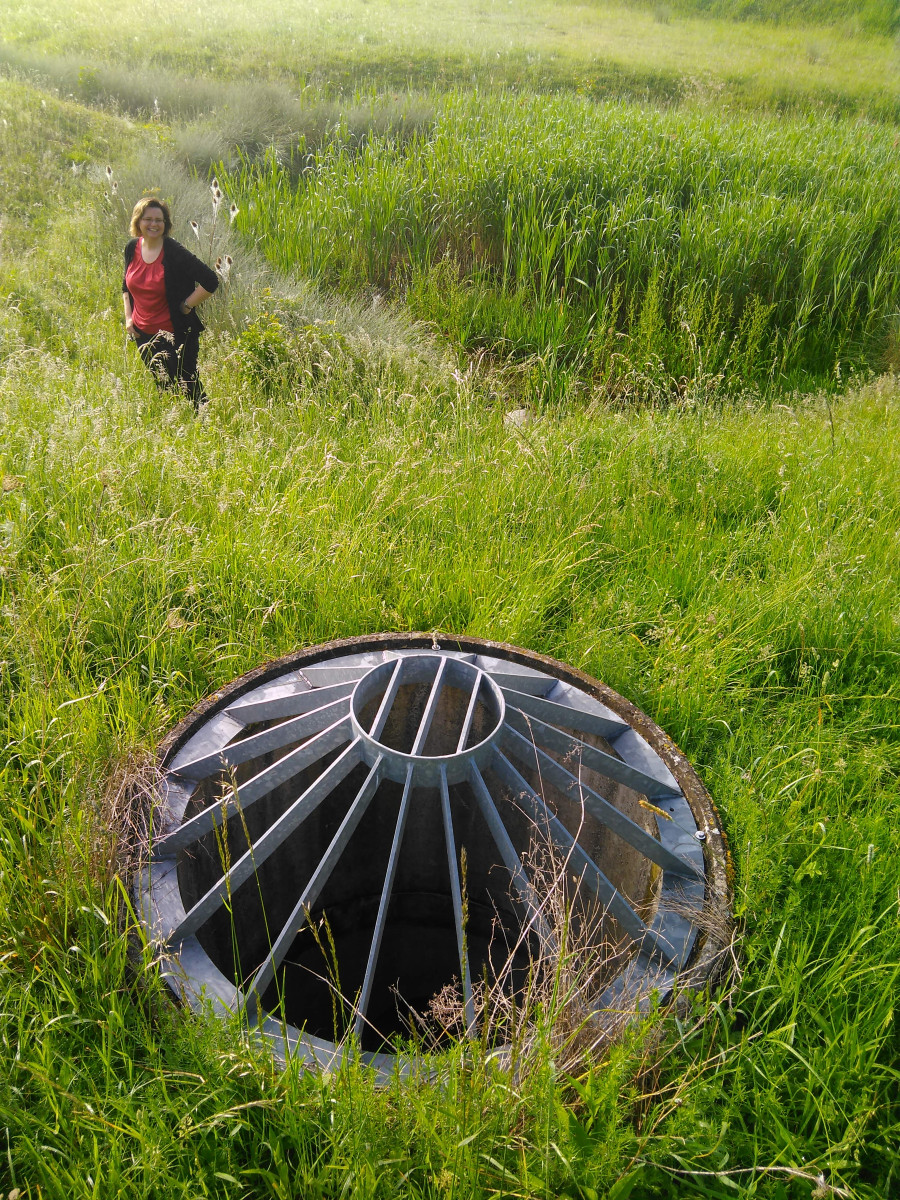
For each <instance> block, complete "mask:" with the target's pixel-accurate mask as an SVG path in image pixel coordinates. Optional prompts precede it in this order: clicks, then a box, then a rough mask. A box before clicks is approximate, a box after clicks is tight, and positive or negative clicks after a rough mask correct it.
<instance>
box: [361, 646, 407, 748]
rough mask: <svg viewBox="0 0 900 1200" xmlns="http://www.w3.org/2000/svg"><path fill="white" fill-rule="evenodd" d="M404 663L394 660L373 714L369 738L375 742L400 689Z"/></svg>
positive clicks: (400, 659)
mask: <svg viewBox="0 0 900 1200" xmlns="http://www.w3.org/2000/svg"><path fill="white" fill-rule="evenodd" d="M404 662H405V660H404V659H402V658H398V659H396V660H395V662H394V669H393V671H392V672H391V678H390V681H389V683H388V685H387V687H386V688H385V691H384V696H383V697H382V700H381V704H380V705H379V706H378V712H377V713H376V714H375V720H374V721H373V722H372V727H371V729H370V730H369V737H371V738H374V739H375V741H377V740H378V738H380V737H381V734H382V731H383V729H384V725H385V722H386V721H387V719H388V716H389V715H390V711H391V707H392V705H393V703H394V700H395V698H396V696H397V689H398V688H399V687H400V680H401V679H402V678H403V667H404Z"/></svg>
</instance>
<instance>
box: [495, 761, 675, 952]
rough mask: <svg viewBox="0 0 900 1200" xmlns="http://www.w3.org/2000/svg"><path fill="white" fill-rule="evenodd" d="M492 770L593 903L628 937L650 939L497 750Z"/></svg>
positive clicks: (615, 890)
mask: <svg viewBox="0 0 900 1200" xmlns="http://www.w3.org/2000/svg"><path fill="white" fill-rule="evenodd" d="M494 770H495V771H496V772H497V774H498V775H499V776H500V778H501V779H502V780H503V782H504V783H505V784H506V785H507V787H509V788H510V790H511V791H512V792H513V794H514V798H515V799H516V800H518V801H522V802H524V804H525V805H526V807H527V808H528V810H529V812H530V813H531V817H532V819H533V820H534V822H535V824H536V825H537V826H539V827H545V828H546V829H547V832H548V833H549V835H550V836H551V838H552V839H553V841H554V842H555V843H556V845H557V846H558V848H559V849H560V850H561V851H562V853H563V854H565V855H566V858H567V859H568V862H569V864H570V865H571V867H572V869H573V871H574V872H575V874H576V875H580V876H581V877H582V878H583V879H584V881H585V883H587V885H588V887H589V888H590V889H591V891H592V892H594V894H595V895H596V896H597V899H598V900H600V902H601V903H602V904H603V906H604V907H605V908H606V910H607V911H608V912H609V913H610V915H611V916H613V917H615V919H616V920H617V921H618V923H619V924H620V925H621V926H622V928H623V930H624V931H625V932H626V933H627V934H628V936H629V937H630V938H633V939H634V940H635V941H638V942H640V941H644V939H647V938H649V937H652V935H651V934H650V931H649V930H648V928H647V926H646V925H645V924H644V922H643V921H642V920H641V918H640V917H639V916H638V915H637V913H636V912H635V911H634V909H633V908H632V907H631V905H630V904H629V903H628V901H627V900H626V899H625V897H624V896H623V895H622V893H621V892H620V891H619V890H618V888H616V887H614V886H613V885H612V884H611V883H610V881H609V880H608V879H607V878H606V876H605V875H604V874H603V872H602V871H601V870H600V868H599V867H598V866H597V864H596V863H595V862H594V860H593V859H592V858H591V857H590V856H589V855H588V854H587V853H586V852H585V851H584V850H583V849H582V847H581V846H580V845H579V844H578V842H576V841H575V839H574V838H573V837H572V835H571V833H569V831H568V829H566V827H565V825H563V823H562V821H560V819H559V817H557V816H554V814H553V813H552V812H551V811H550V809H549V808H548V807H547V805H546V804H545V803H544V801H543V800H542V799H541V797H540V796H539V795H538V794H537V792H535V791H534V790H533V789H532V787H531V785H530V784H529V783H528V782H527V780H525V779H524V778H523V776H521V775H520V774H519V772H518V771H517V770H516V768H515V767H514V766H513V765H512V763H511V762H510V761H509V759H508V758H507V757H506V755H505V754H503V753H501V751H499V750H497V751H496V752H495V754H494Z"/></svg>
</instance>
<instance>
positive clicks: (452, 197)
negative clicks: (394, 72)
mask: <svg viewBox="0 0 900 1200" xmlns="http://www.w3.org/2000/svg"><path fill="white" fill-rule="evenodd" d="M812 129H813V126H812V125H811V123H810V122H809V121H802V122H783V121H782V122H777V123H776V122H774V121H772V122H769V121H763V120H757V121H755V122H753V123H752V124H751V123H748V122H747V121H746V120H743V119H732V120H723V119H722V117H721V116H718V115H714V114H712V113H709V112H705V111H704V112H702V113H696V112H687V113H682V112H678V113H662V114H661V113H655V112H652V111H649V110H647V109H645V108H638V107H634V106H626V105H622V104H615V105H604V106H598V105H595V104H591V103H587V102H584V101H581V100H572V99H565V100H563V99H559V100H553V101H549V100H546V99H541V100H537V99H532V100H527V99H525V98H523V97H518V96H514V95H508V94H503V95H496V94H495V95H492V96H490V97H487V98H485V97H470V96H461V95H458V94H457V95H452V96H449V97H447V98H446V99H445V100H444V101H443V102H442V103H441V104H440V105H436V112H435V118H434V123H433V126H432V127H431V128H430V129H428V130H426V131H423V132H421V133H417V134H416V135H415V136H413V137H412V138H409V139H398V138H396V137H393V136H391V134H387V135H381V136H377V135H375V136H372V137H371V138H370V139H369V140H368V141H367V142H365V144H363V145H362V146H360V144H359V142H358V140H356V139H353V138H352V137H351V136H350V133H349V130H348V129H347V128H346V127H345V126H341V125H338V127H337V129H336V131H335V133H334V134H333V135H332V138H331V139H330V142H329V143H328V144H326V145H324V146H320V147H319V148H318V149H317V150H316V152H315V153H314V154H308V155H307V154H306V146H305V144H304V143H303V142H302V141H301V142H300V145H299V148H298V150H297V151H296V159H295V162H296V164H297V165H296V166H295V169H294V170H293V171H292V170H291V169H290V166H289V165H286V166H284V167H282V166H281V165H280V163H281V158H280V156H279V155H276V154H269V155H268V156H267V158H266V161H265V163H264V164H263V165H262V166H255V165H249V164H248V165H246V166H245V167H244V168H243V169H242V170H240V171H227V170H225V171H224V172H220V173H222V174H223V178H224V179H225V180H226V185H227V186H228V187H229V190H230V191H231V192H232V193H233V194H234V195H236V196H237V197H238V199H239V202H240V204H241V209H242V212H241V216H240V218H239V219H240V223H241V226H242V228H243V229H244V230H246V231H247V233H248V234H250V235H251V236H252V237H253V239H254V240H255V241H257V242H258V243H259V244H260V245H261V246H262V247H263V249H264V250H265V252H266V253H267V255H268V256H269V258H270V259H271V260H272V262H273V263H274V264H275V265H276V266H277V267H278V268H279V269H281V270H283V271H286V272H289V271H292V270H299V271H300V272H302V273H303V274H304V275H306V276H310V277H312V278H314V279H317V280H319V281H321V282H322V283H323V284H325V285H327V286H329V287H332V288H333V287H338V288H341V289H343V290H345V291H350V292H351V293H358V292H359V290H360V289H361V288H364V287H369V288H371V289H373V290H391V291H392V292H393V293H394V294H399V295H403V294H404V293H406V294H407V297H408V299H409V301H410V303H411V306H412V308H413V311H414V312H415V313H416V314H417V315H418V316H420V317H422V318H424V319H426V320H430V321H434V322H436V323H437V325H438V327H439V328H440V329H441V330H442V332H444V333H446V334H447V335H449V337H450V338H451V340H452V341H453V342H454V344H456V345H457V346H460V347H462V348H463V349H465V350H467V351H472V350H476V349H485V350H488V351H490V352H491V353H494V354H498V355H501V356H504V357H506V356H512V357H514V358H518V359H521V358H524V357H527V356H531V357H532V358H533V359H534V360H535V361H536V362H540V363H541V364H542V365H543V366H544V370H543V372H542V374H543V376H544V378H542V379H541V381H540V385H539V387H540V386H544V387H545V391H546V392H547V393H548V394H549V398H551V399H553V398H556V397H557V396H558V395H559V394H560V393H561V394H563V395H568V394H570V392H571V390H572V388H573V387H574V388H576V389H578V388H580V389H581V391H582V393H584V392H587V393H588V394H594V395H596V394H597V392H598V391H599V392H601V393H604V394H609V393H610V392H612V393H620V392H622V391H623V390H624V391H630V390H633V388H634V385H635V380H636V379H649V378H655V379H657V380H661V379H662V378H666V377H667V378H669V379H670V380H671V381H672V388H673V390H677V391H681V392H684V391H685V390H688V389H693V390H695V391H696V390H698V389H700V390H702V389H704V388H710V387H717V388H718V389H719V390H732V391H733V390H738V391H744V390H747V389H756V390H758V391H766V390H771V388H772V387H773V386H774V387H775V388H777V389H779V390H782V391H783V390H785V389H786V388H791V387H797V386H804V385H805V386H806V387H809V386H810V384H811V383H818V384H820V385H821V384H823V383H826V384H827V382H828V381H829V377H830V376H832V375H834V374H835V373H837V378H838V380H839V379H840V372H841V369H842V368H843V370H844V371H845V372H846V370H847V369H848V367H854V368H857V369H859V368H860V367H864V366H865V365H867V364H868V363H870V362H874V361H877V358H878V356H879V355H880V354H883V352H884V347H885V337H886V332H887V329H888V325H889V319H890V315H891V314H893V312H894V311H895V310H896V308H897V306H898V301H900V291H898V284H897V277H896V273H895V271H894V269H893V248H894V245H895V243H896V242H897V240H898V228H900V226H898V220H897V214H896V209H895V206H894V204H893V201H892V193H891V180H892V178H893V174H894V164H895V157H896V151H895V146H894V142H895V141H896V136H895V134H894V132H893V131H892V130H881V129H875V130H874V131H872V130H870V131H868V132H867V134H866V135H865V137H863V138H860V136H859V129H858V127H857V126H856V125H854V124H851V123H849V122H846V123H844V122H836V123H829V124H827V125H822V126H820V127H816V136H815V140H813V139H812V137H811V133H812ZM298 170H299V171H301V172H302V174H301V178H300V182H299V184H298V183H297V181H296V175H297V173H298ZM548 360H549V362H550V364H551V365H550V366H549V367H548V366H546V364H547V363H548ZM551 373H552V374H554V375H555V376H556V383H555V385H553V386H551V387H549V388H548V387H546V383H547V380H546V376H548V375H550V374H551ZM539 395H540V392H539Z"/></svg>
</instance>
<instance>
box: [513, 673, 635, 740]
mask: <svg viewBox="0 0 900 1200" xmlns="http://www.w3.org/2000/svg"><path fill="white" fill-rule="evenodd" d="M500 690H501V691H502V692H503V695H504V696H505V697H506V702H507V704H508V705H510V706H511V707H512V708H519V709H521V710H522V712H526V713H528V714H529V715H530V716H532V717H539V718H540V719H541V720H542V721H549V722H550V724H551V725H562V726H564V727H565V728H566V729H577V730H578V732H579V733H593V734H597V735H598V736H599V737H602V738H607V739H608V740H612V739H613V738H617V737H618V736H619V734H620V733H624V732H625V730H626V729H628V725H626V724H625V722H624V721H620V720H618V719H617V718H613V717H603V716H601V715H600V713H595V712H589V711H588V710H586V709H583V708H570V707H569V706H568V704H557V703H556V701H555V700H543V699H542V698H541V697H540V696H529V695H526V694H525V692H517V691H514V690H513V689H512V688H511V687H506V686H503V687H501V689H500Z"/></svg>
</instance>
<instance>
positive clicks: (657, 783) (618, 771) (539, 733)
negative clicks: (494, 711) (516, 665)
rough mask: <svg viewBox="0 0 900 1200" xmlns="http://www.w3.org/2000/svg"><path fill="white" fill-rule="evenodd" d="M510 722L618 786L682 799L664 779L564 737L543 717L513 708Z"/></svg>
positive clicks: (509, 710)
mask: <svg viewBox="0 0 900 1200" xmlns="http://www.w3.org/2000/svg"><path fill="white" fill-rule="evenodd" d="M506 719H507V721H508V722H509V724H510V725H512V727H513V729H515V730H517V731H518V732H519V733H521V734H522V736H523V737H526V738H529V740H530V741H533V742H534V743H535V744H536V745H540V746H543V748H544V749H545V750H555V751H556V752H557V753H558V754H562V755H564V756H565V757H567V758H568V759H569V761H572V762H574V761H576V760H580V761H581V763H582V765H583V766H585V767H589V768H590V770H592V771H596V772H597V773H598V774H600V775H605V776H607V778H609V779H615V780H616V781H617V782H618V783H624V784H625V786H626V787H630V788H633V789H634V790H635V791H636V792H641V793H642V794H643V795H644V796H646V797H647V798H648V799H649V800H667V799H669V798H670V797H671V796H680V795H681V793H680V792H677V791H673V789H672V787H671V785H670V784H667V783H664V782H663V781H662V780H661V779H654V778H653V776H652V775H648V774H647V773H646V772H645V771H639V770H638V768H637V767H630V766H629V765H628V763H626V762H623V761H622V760H621V758H616V757H615V755H613V754H605V753H604V752H603V751H602V750H598V749H597V747H596V746H591V745H589V744H588V743H587V742H582V741H581V740H580V739H579V738H576V737H573V736H572V735H571V734H568V733H564V732H563V730H561V729H555V728H554V727H553V726H552V725H548V724H547V723H546V722H545V721H542V720H540V718H539V717H534V716H528V714H527V713H524V712H523V711H522V710H521V709H518V708H513V706H512V705H507V708H506Z"/></svg>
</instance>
